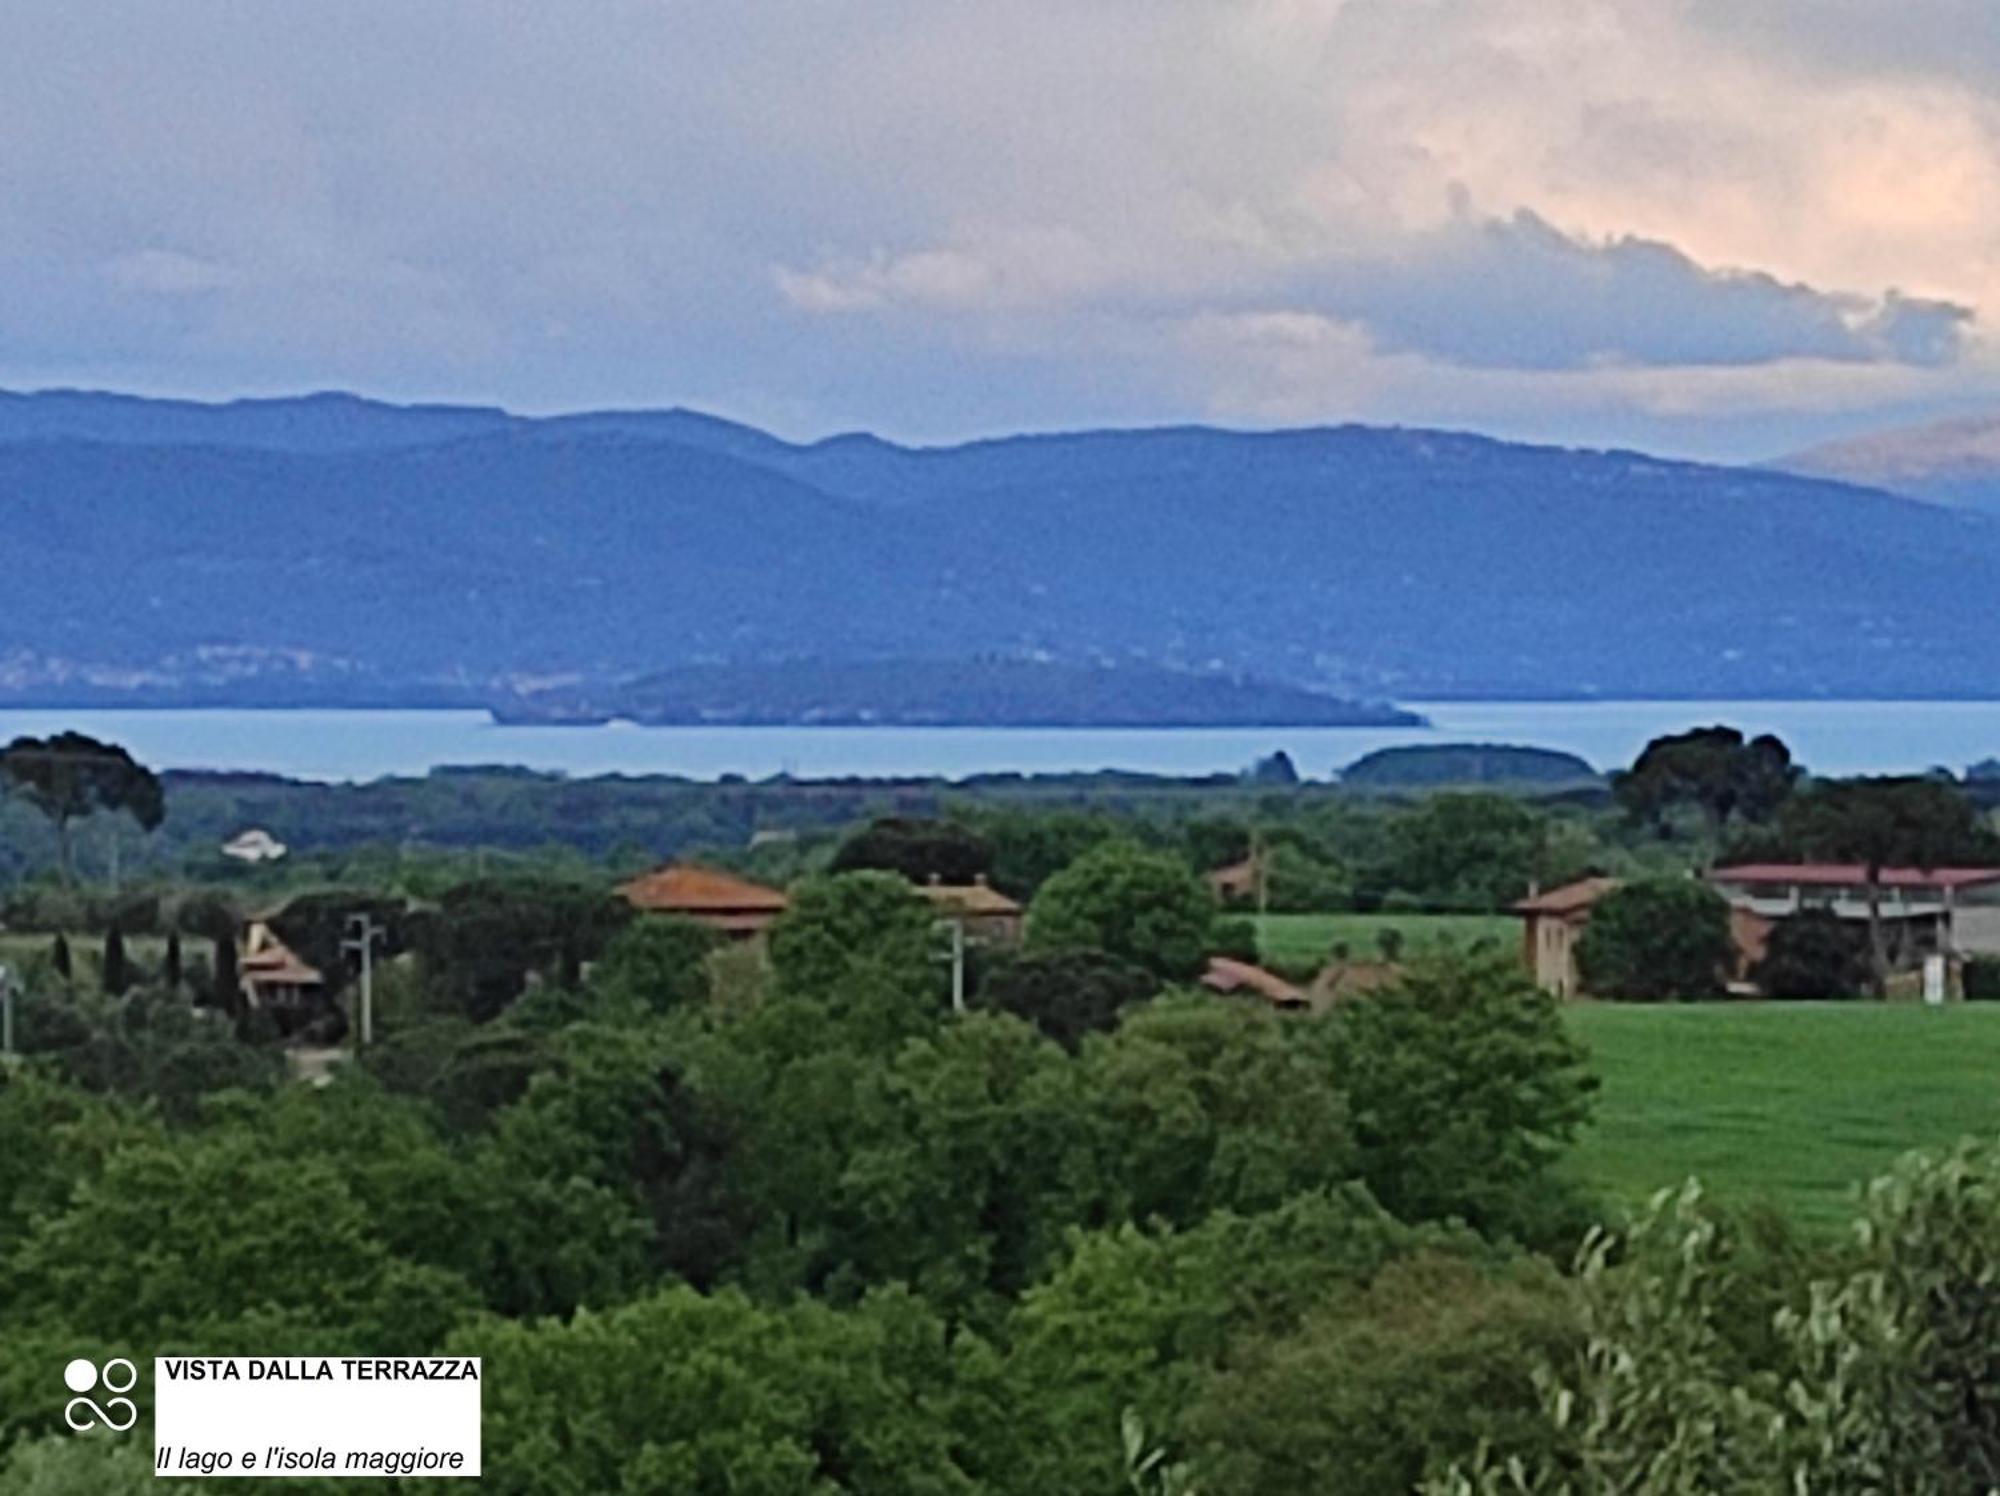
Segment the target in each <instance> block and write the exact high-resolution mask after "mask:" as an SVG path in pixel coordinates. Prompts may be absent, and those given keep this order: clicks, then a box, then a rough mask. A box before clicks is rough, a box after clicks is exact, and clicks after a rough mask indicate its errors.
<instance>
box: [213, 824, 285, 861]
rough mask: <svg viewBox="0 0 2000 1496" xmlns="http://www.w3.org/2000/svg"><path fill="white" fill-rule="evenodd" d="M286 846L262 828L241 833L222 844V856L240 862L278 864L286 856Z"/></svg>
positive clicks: (252, 828)
mask: <svg viewBox="0 0 2000 1496" xmlns="http://www.w3.org/2000/svg"><path fill="white" fill-rule="evenodd" d="M285 850H286V849H285V844H284V843H283V842H281V841H279V840H278V839H277V838H276V837H275V836H273V835H271V833H270V832H268V831H266V830H265V829H264V828H263V827H261V826H252V827H251V828H250V829H249V830H248V831H240V832H238V833H237V834H236V835H235V836H232V837H231V838H230V839H229V840H228V841H226V842H224V843H223V844H222V855H223V856H224V857H230V858H234V859H235V860H236V861H238V862H247V863H251V864H256V863H259V862H276V861H277V860H278V859H279V858H280V857H283V856H284V855H285Z"/></svg>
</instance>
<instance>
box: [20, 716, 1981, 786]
mask: <svg viewBox="0 0 2000 1496" xmlns="http://www.w3.org/2000/svg"><path fill="white" fill-rule="evenodd" d="M1408 705H1409V706H1411V708H1412V709H1413V710H1417V711H1420V712H1422V713H1423V714H1424V715H1425V716H1426V717H1428V718H1429V719H1430V721H1431V724H1432V725H1431V726H1430V727H1428V728H1282V727H1251V728H1218V729H1158V730H1153V729H1137V730H1131V729H1117V730H1114V729H1096V728H1092V729H1043V728H989V727H966V728H946V727H880V728H840V727H633V726H629V725H626V724H614V725H612V726H608V727H502V726H498V725H496V724H495V723H493V722H492V721H491V720H490V719H489V718H488V717H487V715H486V714H485V713H484V712H479V711H337V710H328V711H313V710H306V711H238V710H227V711H65V710H9V711H0V740H5V739H10V738H13V737H15V736H18V735H20V734H24V733H26V734H34V735H37V736H40V735H45V734H47V733H50V732H57V731H62V730H64V729H76V730H79V731H83V732H88V733H90V734H92V735H93V736H97V737H102V738H107V739H109V740H112V741H115V742H119V743H123V744H124V745H126V746H127V747H129V748H130V749H131V750H132V751H133V752H134V753H135V754H137V755H138V757H139V758H140V759H141V760H142V761H144V762H146V763H148V764H151V765H153V766H155V767H157V768H176V769H187V768H212V769H237V770H263V771H266V772H270V773H276V774H284V775H288V776H291V777H294V778H302V779H324V780H367V779H374V778H379V777H381V776H383V775H391V774H423V773H425V772H426V771H428V770H430V769H433V768H437V767H440V766H445V765H465V764H505V765H513V766H519V767H522V768H530V769H538V770H545V771H552V772H561V773H567V774H571V775H576V776H585V775H592V774H610V773H624V774H678V775H684V776H686V777H688V778H692V779H714V778H717V777H719V776H721V775H724V774H740V775H743V776H744V777H746V778H750V779H762V778H767V777H769V776H771V775H774V774H792V775H795V776H798V777H801V778H821V777H844V776H857V777H870V778H873V777H902V776H924V777H929V776H939V777H944V778H953V779H955V778H961V777H964V776H966V775H969V774H985V773H1004V772H1009V771H1015V772H1020V773H1054V772H1061V771H1074V770H1092V769H1124V770H1132V771H1138V772H1144V773H1153V774H1176V775H1194V774H1209V773H1227V772H1231V771H1234V770H1238V769H1243V768H1246V767H1248V766H1249V765H1250V764H1251V763H1252V762H1253V761H1254V760H1256V759H1257V758H1260V757H1262V756H1263V755H1265V754H1268V753H1272V752H1275V751H1277V750H1278V749H1281V748H1282V749H1284V750H1285V751H1286V752H1288V753H1289V754H1290V755H1291V756H1292V759H1293V761H1294V762H1295V763H1296V764H1297V765H1298V769H1299V772H1300V773H1301V774H1302V775H1304V776H1305V777H1307V778H1309V779H1325V778H1327V777H1329V776H1330V775H1331V774H1332V773H1333V772H1334V771H1335V770H1338V769H1340V768H1342V767H1344V766H1346V765H1347V764H1350V763H1352V762H1353V761H1354V760H1355V759H1357V758H1359V757H1360V756H1361V755H1363V754H1365V753H1369V752H1372V751H1374V750H1375V749H1377V748H1387V747H1393V746H1398V745H1403V744H1444V743H1471V742H1480V743H1510V744H1518V745H1522V746H1530V747H1539V748H1556V749H1562V750H1565V751H1567V752H1571V753H1575V754H1578V755H1580V756H1581V757H1583V758H1585V759H1587V760H1588V761H1589V762H1590V763H1592V764H1593V765H1595V766H1596V767H1598V768H1612V767H1617V766H1620V765H1623V764H1627V763H1630V762H1631V760H1632V758H1633V757H1634V756H1635V755H1636V754H1637V753H1638V751H1639V750H1640V749H1641V748H1642V747H1644V746H1645V744H1646V742H1647V740H1648V739H1650V738H1652V737H1655V736H1657V735H1659V734H1661V733H1665V732H1676V731H1680V730H1682V729H1685V728H1689V727H1696V726H1703V725H1706V724H1709V723H1716V722H1724V723H1728V724H1730V725H1732V726H1736V727H1740V728H1742V729H1743V730H1744V731H1745V732H1746V733H1759V732H1775V733H1777V734H1778V735H1779V736H1780V737H1781V738H1783V739H1784V740H1785V742H1786V743H1788V744H1790V745H1791V747H1792V750H1793V753H1794V754H1795V755H1796V756H1797V757H1798V759H1799V760H1800V761H1801V762H1802V763H1804V764H1805V765H1806V766H1807V767H1809V768H1811V769H1813V770H1814V771H1816V772H1819V773H1823V774H1868V773H1877V774H1887V773H1915V772H1920V771H1922V770H1925V769H1929V768H1932V767H1934V766H1939V765H1942V766H1944V767H1946V768H1949V769H1952V770H1954V771H1958V772H1962V771H1963V770H1964V769H1965V767H1966V766H1967V765H1968V764H1972V763H1976V762H1978V761H1979V760H1981V759H1984V758H1988V757H1992V756H1996V755H2000V702H1988V701H1972V702H1968V701H1917V702H1853V701H1833V702H1828V701H1751V702H1729V701H1707V702H1689V701H1636V702H1635V701H1605V702H1493V701H1482V702H1443V703H1424V702H1412V703H1408Z"/></svg>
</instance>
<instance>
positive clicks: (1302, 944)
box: [1251, 914, 1521, 966]
mask: <svg viewBox="0 0 2000 1496" xmlns="http://www.w3.org/2000/svg"><path fill="white" fill-rule="evenodd" d="M1251 923H1253V924H1254V925H1256V927H1257V949H1258V951H1259V952H1260V953H1262V955H1263V957H1264V959H1265V960H1267V961H1278V962H1283V963H1285V964H1287V965H1294V966H1296V965H1307V964H1315V963H1318V962H1321V961H1324V960H1325V959H1326V953H1327V952H1328V951H1329V950H1331V949H1332V948H1333V946H1334V943H1335V942H1336V941H1343V940H1344V941H1346V942H1347V948H1348V951H1349V953H1350V954H1351V955H1352V956H1353V958H1354V959H1355V960H1357V961H1372V960H1374V959H1375V958H1376V955H1377V953H1378V949H1379V948H1378V947H1377V945H1376V936H1377V934H1378V932H1380V931H1382V930H1386V929H1394V930H1400V931H1402V933H1403V951H1404V954H1406V955H1411V956H1414V955H1418V954H1420V953H1422V952H1425V951H1433V950H1436V949H1437V948H1438V947H1440V946H1443V945H1455V946H1457V947H1458V948H1459V949H1460V950H1464V949H1465V948H1466V947H1468V946H1470V945H1472V944H1473V943H1474V942H1475V941H1479V940H1488V939H1490V940H1497V941H1499V942H1501V944H1502V946H1503V947H1504V948H1505V949H1507V950H1513V949H1515V948H1516V947H1518V946H1519V944H1520V941H1521V922H1520V921H1519V920H1518V919H1515V918H1513V917H1512V916H1511V915H1506V914H1262V915H1253V916H1251Z"/></svg>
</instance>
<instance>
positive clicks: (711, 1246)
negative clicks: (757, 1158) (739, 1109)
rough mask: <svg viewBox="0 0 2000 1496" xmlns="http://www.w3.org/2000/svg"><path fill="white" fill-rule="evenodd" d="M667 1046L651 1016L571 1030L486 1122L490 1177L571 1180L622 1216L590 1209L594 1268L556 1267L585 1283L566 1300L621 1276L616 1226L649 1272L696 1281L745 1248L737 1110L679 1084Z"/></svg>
mask: <svg viewBox="0 0 2000 1496" xmlns="http://www.w3.org/2000/svg"><path fill="white" fill-rule="evenodd" d="M676 1047H677V1045H676V1037H675V1034H674V1031H673V1030H671V1029H668V1028H665V1027H662V1026H660V1025H657V1024H654V1025H647V1026H643V1027H636V1028H635V1027H634V1026H632V1025H630V1024H626V1023H619V1024H615V1025H612V1024H578V1025H575V1026H572V1027H571V1028H569V1029H567V1030H565V1031H564V1033H563V1034H562V1035H561V1036H560V1037H559V1039H558V1040H557V1042H556V1044H555V1046H554V1050H553V1054H552V1056H551V1062H550V1064H549V1066H548V1068H546V1069H544V1070H542V1071H540V1072H539V1073H537V1074H536V1075H535V1076H534V1078H533V1079H532V1080H530V1081H529V1083H528V1088H527V1091H526V1093H525V1094H524V1095H523V1096H522V1097H521V1099H520V1100H518V1101H516V1102H515V1103H513V1104H512V1105H511V1106H509V1107H507V1108H506V1109H505V1110H503V1111H502V1112H500V1113H499V1114H498V1115H497V1116H496V1117H495V1118H494V1121H493V1124H492V1128H491V1134H490V1139H489V1142H488V1153H487V1155H486V1156H487V1157H488V1158H489V1159H490V1161H491V1162H492V1164H493V1165H494V1167H495V1169H496V1171H497V1172H498V1173H500V1174H502V1175H508V1176H514V1177H519V1178H524V1179H535V1180H547V1181H582V1182H585V1183H587V1184H589V1185H590V1186H592V1187H593V1189H594V1190H595V1191H597V1192H601V1193H603V1194H604V1195H606V1196H608V1197H610V1198H612V1199H615V1200H617V1201H619V1202H621V1204H622V1207H623V1210H622V1213H619V1214H614V1213H611V1212H602V1211H600V1212H597V1213H596V1219H597V1221H598V1223H599V1225H600V1227H602V1228H603V1229H602V1230H601V1232H600V1234H599V1236H598V1238H597V1239H598V1242H599V1245H598V1248H597V1250H596V1253H595V1255H597V1256H601V1257H602V1258H603V1259H604V1260H605V1267H604V1270H602V1271H599V1272H597V1273H595V1274H594V1275H590V1274H586V1273H582V1272H578V1271H576V1270H574V1269H572V1270H571V1271H569V1272H568V1273H567V1274H566V1277H565V1281H566V1282H568V1283H571V1284H578V1285H592V1284H594V1285H596V1286H595V1287H594V1288H592V1290H591V1291H590V1292H588V1293H586V1292H585V1291H584V1289H583V1287H581V1286H579V1287H575V1288H571V1289H568V1290H566V1291H565V1292H566V1293H573V1294H576V1295H577V1301H578V1302H596V1303H602V1302H605V1301H606V1298H607V1297H609V1296H613V1295H615V1294H616V1292H617V1290H616V1287H615V1285H617V1284H620V1283H624V1282H629V1281H631V1279H632V1276H633V1275H632V1273H631V1271H630V1270H629V1269H628V1268H627V1267H626V1266H625V1265H624V1264H625V1263H626V1262H627V1261H629V1258H630V1254H629V1252H627V1251H626V1250H625V1247H624V1242H623V1240H622V1238H624V1237H625V1236H626V1234H627V1233H626V1230H625V1225H624V1224H622V1222H631V1221H637V1222H640V1223H643V1226H644V1228H645V1230H644V1235H643V1241H644V1246H645V1250H646V1255H647V1258H648V1260H649V1263H650V1267H651V1270H652V1272H653V1273H654V1274H655V1275H656V1276H657V1275H659V1274H664V1273H673V1274H676V1275H678V1276H679V1277H681V1278H684V1279H686V1280H687V1281H688V1282H691V1283H694V1284H696V1285H697V1286H702V1287H705V1286H708V1285H709V1284H712V1283H714V1282H715V1281H717V1279H718V1278H720V1277H721V1276H722V1275H723V1273H724V1272H725V1271H726V1270H728V1269H730V1268H731V1267H733V1266H734V1265H735V1264H736V1263H737V1262H739V1261H740V1260H741V1258H742V1257H743V1255H744V1253H745V1251H746V1248H747V1241H748V1237H749V1234H750V1231H751V1229H752V1227H753V1226H754V1224H755V1221H754V1218H753V1211H752V1201H751V1199H750V1197H749V1196H748V1195H747V1194H746V1193H745V1190H746V1186H747V1185H749V1184H750V1183H751V1180H750V1179H749V1178H746V1176H745V1174H744V1173H743V1171H741V1170H739V1169H738V1168H737V1167H735V1163H736V1153H737V1151H738V1150H739V1148H740V1147H741V1146H743V1139H742V1129H743V1126H744V1125H745V1124H744V1118H743V1117H742V1115H741V1114H740V1113H733V1112H732V1111H731V1109H730V1108H729V1106H728V1105H727V1104H726V1101H724V1100H721V1099H718V1098H716V1097H714V1096H711V1095H708V1094H705V1093H704V1092H703V1091H702V1090H701V1089H700V1088H698V1087H697V1086H695V1085H693V1084H691V1083H690V1081H689V1078H688V1076H687V1075H686V1073H685V1066H684V1064H683V1062H682V1061H680V1059H679V1058H678V1056H677V1055H676V1053H675V1051H676ZM607 1238H608V1239H607ZM581 1246H582V1243H578V1244H577V1248H581ZM517 1255H518V1254H517ZM569 1255H570V1256H572V1257H576V1256H582V1255H585V1254H583V1253H582V1252H581V1251H580V1250H577V1249H572V1250H571V1251H570V1253H569ZM528 1265H529V1264H525V1263H523V1264H520V1266H522V1267H525V1266H528ZM607 1285H608V1286H607ZM540 1291H542V1292H544V1293H545V1294H547V1293H551V1292H553V1290H550V1289H547V1288H543V1289H541V1290H540ZM542 1312H548V1311H547V1310H543V1311H542Z"/></svg>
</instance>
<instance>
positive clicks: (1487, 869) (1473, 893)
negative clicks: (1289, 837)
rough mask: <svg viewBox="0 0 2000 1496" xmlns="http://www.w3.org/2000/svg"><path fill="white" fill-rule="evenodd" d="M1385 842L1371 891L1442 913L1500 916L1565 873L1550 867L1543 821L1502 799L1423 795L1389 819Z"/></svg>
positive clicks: (1521, 807) (1522, 807) (1467, 795)
mask: <svg viewBox="0 0 2000 1496" xmlns="http://www.w3.org/2000/svg"><path fill="white" fill-rule="evenodd" d="M1386 842H1387V850H1386V856H1385V858H1384V860H1383V862H1382V864H1381V866H1380V867H1379V868H1378V870H1377V872H1376V878H1377V880H1378V883H1377V886H1378V887H1379V888H1381V889H1385V890H1387V889H1399V890H1401V891H1403V892H1405V893H1408V894H1413V895H1415V896H1416V897H1417V899H1418V900H1419V901H1420V902H1423V903H1428V904H1430V905H1433V906H1437V907H1443V908H1449V909H1463V910H1490V909H1502V908H1505V907H1506V906H1507V905H1508V904H1510V903H1512V902H1513V901H1514V900H1516V899H1518V898H1520V897H1522V896H1523V895H1524V894H1525V893H1526V892H1527V891H1528V885H1529V883H1530V882H1532V881H1533V880H1535V879H1537V878H1540V879H1542V880H1543V881H1545V882H1546V881H1552V880H1554V879H1555V878H1557V877H1559V876H1562V875H1563V874H1564V873H1566V872H1568V871H1570V870H1568V869H1558V868H1555V867H1552V866H1550V865H1549V859H1548V855H1547V844H1548V832H1547V825H1546V822H1545V820H1544V818H1543V817H1542V816H1541V815H1540V814H1538V813H1537V812H1535V811H1533V810H1530V809H1529V808H1528V807H1527V806H1525V805H1523V804H1521V802H1520V801H1518V800H1515V799H1511V798H1509V797H1508V796H1505V795H1493V794H1485V793H1473V794H1457V793H1446V794H1437V795H1431V796H1428V797H1426V798H1425V800H1424V801H1423V803H1422V804H1420V805H1417V806H1415V807H1413V808H1412V809H1409V810H1406V811H1404V812H1402V813H1401V814H1399V815H1397V816H1395V817H1394V818H1393V819H1392V820H1391V822H1390V824H1389V826H1388V828H1387V832H1386Z"/></svg>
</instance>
